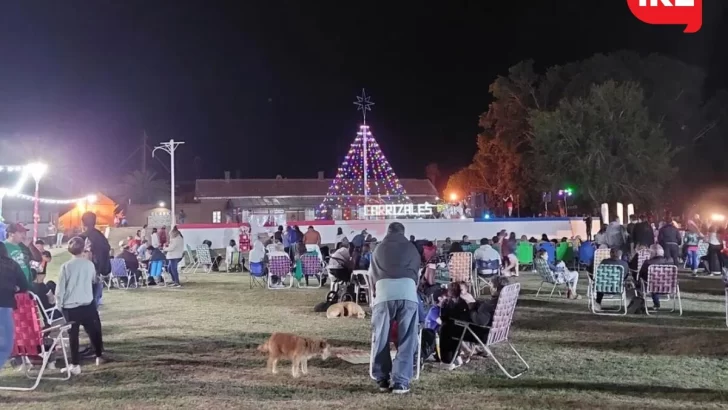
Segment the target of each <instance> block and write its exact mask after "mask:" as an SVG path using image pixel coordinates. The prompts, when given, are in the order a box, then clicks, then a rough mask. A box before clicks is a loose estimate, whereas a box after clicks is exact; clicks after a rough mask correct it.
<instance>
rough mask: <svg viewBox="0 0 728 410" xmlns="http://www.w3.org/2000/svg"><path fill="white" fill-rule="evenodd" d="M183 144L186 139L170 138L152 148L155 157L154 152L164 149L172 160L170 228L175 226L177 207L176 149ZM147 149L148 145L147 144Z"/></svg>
mask: <svg viewBox="0 0 728 410" xmlns="http://www.w3.org/2000/svg"><path fill="white" fill-rule="evenodd" d="M182 144H184V141H175V140H169V141H168V142H162V143H161V145H158V146H156V147H154V149H153V150H152V158H154V153H155V152H156V151H157V150H158V149H161V150H162V151H164V152H166V153H167V154H169V162H170V167H169V168H170V171H169V174H170V175H171V178H170V179H171V182H172V187H171V188H172V189H171V191H172V192H171V193H172V198H171V201H170V202H169V203H170V204H171V207H170V209H171V213H172V214H171V215H170V217H171V218H170V228H172V227H174V225H175V218H176V214H175V209H174V151H175V150H176V149H177V147H179V146H180V145H182ZM145 149H146V146H145Z"/></svg>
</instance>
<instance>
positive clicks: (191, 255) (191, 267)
mask: <svg viewBox="0 0 728 410" xmlns="http://www.w3.org/2000/svg"><path fill="white" fill-rule="evenodd" d="M185 248H187V250H186V251H185V253H184V255H183V256H184V258H185V266H184V268H182V272H183V273H190V272H192V273H194V272H196V271H197V268H198V267H199V266H200V262H199V261H198V260H197V257H196V255H195V251H194V250H192V248H191V247H190V245H187V244H185Z"/></svg>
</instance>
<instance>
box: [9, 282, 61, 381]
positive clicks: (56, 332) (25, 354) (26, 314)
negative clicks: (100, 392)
mask: <svg viewBox="0 0 728 410" xmlns="http://www.w3.org/2000/svg"><path fill="white" fill-rule="evenodd" d="M15 303H16V305H17V308H16V309H15V310H13V321H14V323H15V333H14V338H13V339H14V340H13V352H12V354H11V355H12V356H13V357H19V358H20V359H21V360H22V362H23V368H24V369H25V376H26V377H27V378H29V379H31V380H33V379H35V383H34V384H33V385H32V386H31V387H15V386H0V390H11V391H33V390H35V389H36V387H38V385H39V384H40V379H41V378H43V374H44V373H45V371H46V368H47V367H48V362H49V361H50V360H51V356H52V355H53V353H54V352H55V351H56V350H57V348H58V347H60V350H61V351H62V352H63V360H64V368H65V369H66V372H65V374H64V376H63V377H46V379H54V380H68V379H70V378H71V366H70V365H69V362H68V352H67V351H66V340H68V329H70V328H71V325H70V324H62V325H57V326H52V327H48V328H45V329H44V328H43V327H44V322H43V320H42V319H41V318H40V317H39V316H38V308H37V307H36V302H35V300H34V298H33V297H32V296H31V295H30V294H29V293H17V294H16V295H15ZM46 340H47V341H49V342H51V343H50V345H49V346H48V347H47V348H46V343H45V341H46ZM37 358H40V359H41V365H40V368H38V370H37V374H33V373H35V372H36V371H35V370H33V364H32V361H31V359H37Z"/></svg>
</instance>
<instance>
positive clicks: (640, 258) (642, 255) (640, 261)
mask: <svg viewBox="0 0 728 410" xmlns="http://www.w3.org/2000/svg"><path fill="white" fill-rule="evenodd" d="M648 259H650V250H649V249H640V250H638V251H637V270H633V269H630V270H631V271H632V272H634V273H635V274H639V273H640V270H641V269H642V265H644V264H645V262H646V261H647V260H648Z"/></svg>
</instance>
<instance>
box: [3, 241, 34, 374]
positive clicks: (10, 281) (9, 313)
mask: <svg viewBox="0 0 728 410" xmlns="http://www.w3.org/2000/svg"><path fill="white" fill-rule="evenodd" d="M29 286H30V285H29V282H27V281H26V280H25V274H24V273H23V271H22V270H21V269H20V267H19V266H18V264H17V263H15V262H14V261H13V259H11V258H10V256H9V255H8V252H7V247H6V246H5V245H4V244H3V243H0V369H2V367H3V366H4V365H5V362H6V361H7V360H8V357H10V354H11V353H12V351H13V337H14V334H15V323H14V320H13V310H15V308H16V307H17V306H16V303H15V292H16V291H20V292H26V291H28V288H29Z"/></svg>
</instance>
